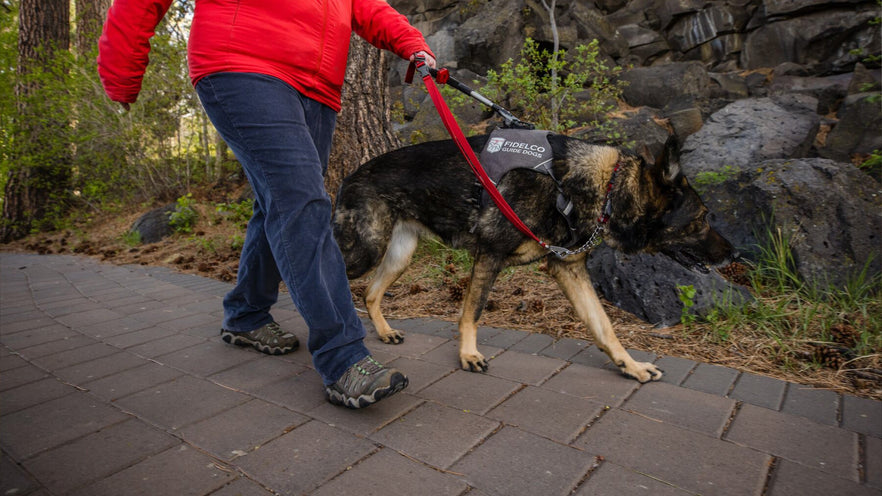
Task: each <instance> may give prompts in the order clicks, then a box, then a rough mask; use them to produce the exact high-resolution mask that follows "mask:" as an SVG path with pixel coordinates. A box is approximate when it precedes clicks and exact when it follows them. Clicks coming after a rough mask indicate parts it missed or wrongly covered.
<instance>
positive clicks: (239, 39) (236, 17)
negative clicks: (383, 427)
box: [97, 0, 435, 408]
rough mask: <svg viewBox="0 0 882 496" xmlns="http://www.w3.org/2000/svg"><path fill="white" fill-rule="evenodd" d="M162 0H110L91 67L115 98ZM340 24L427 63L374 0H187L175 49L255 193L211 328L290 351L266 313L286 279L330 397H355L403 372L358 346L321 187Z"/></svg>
mask: <svg viewBox="0 0 882 496" xmlns="http://www.w3.org/2000/svg"><path fill="white" fill-rule="evenodd" d="M171 1H172V0H115V1H114V2H113V4H112V6H111V7H110V9H109V10H108V13H107V20H106V21H105V24H104V27H103V30H102V34H101V38H100V39H99V53H98V60H97V62H98V73H99V76H100V78H101V82H102V84H103V86H104V90H105V92H106V93H107V95H108V96H109V97H110V99H111V100H113V101H116V102H119V103H120V104H122V106H123V107H124V108H126V109H128V108H129V105H130V104H133V103H134V102H135V101H136V99H137V97H138V93H139V92H140V89H141V81H142V78H143V75H144V72H145V70H146V67H147V65H148V54H149V50H150V42H149V40H150V37H151V36H152V35H153V33H154V31H155V28H156V26H157V25H158V24H159V22H160V21H161V20H162V18H163V17H164V16H165V13H166V11H167V10H168V8H169V6H170V4H171ZM352 32H355V33H356V34H358V35H359V36H361V37H362V38H364V39H365V40H367V41H368V42H370V43H371V44H372V45H374V46H376V47H378V48H381V49H386V50H389V51H392V52H394V53H395V54H397V55H398V56H400V57H401V58H403V59H410V60H411V61H413V60H414V59H415V57H422V58H423V59H424V60H425V63H426V64H427V65H428V66H430V67H435V59H434V55H433V54H432V52H431V50H430V49H429V46H428V44H427V43H426V41H425V39H424V38H423V36H422V34H421V33H420V32H419V31H418V30H417V29H416V28H414V27H413V26H412V25H411V24H410V23H409V22H408V21H407V18H406V17H404V16H403V15H401V14H400V13H398V12H397V11H396V10H395V9H393V8H392V7H391V6H389V5H388V4H387V3H386V2H385V1H383V0H325V1H322V2H302V1H288V0H240V1H232V0H196V2H195V11H194V13H193V19H192V26H191V29H190V35H189V40H188V46H187V51H188V65H189V71H190V78H191V80H192V82H193V84H194V85H195V88H196V92H197V94H198V96H199V99H200V102H201V103H202V106H203V108H204V109H205V112H206V114H207V115H208V117H209V119H210V120H211V122H212V124H213V125H214V126H215V128H216V129H217V131H218V133H219V134H220V135H221V136H222V137H223V139H224V140H225V141H226V142H227V144H228V145H229V147H230V149H231V150H233V152H234V153H235V155H236V158H237V159H238V160H239V162H240V163H241V164H242V166H243V169H244V170H245V174H246V176H247V178H248V180H249V182H250V183H251V187H252V189H253V191H254V195H255V202H254V211H253V215H252V217H251V220H250V221H249V223H248V227H247V230H246V236H245V243H244V246H243V248H242V254H241V257H240V261H239V270H238V276H237V282H236V285H235V287H234V288H233V289H232V290H231V291H230V292H229V293H228V294H227V295H226V297H225V298H224V301H223V306H224V319H223V324H222V328H221V337H222V339H223V340H224V341H225V342H227V343H231V344H236V345H242V346H254V347H255V348H256V349H258V350H260V351H262V352H264V353H268V354H282V353H288V352H291V351H294V350H296V349H297V348H298V346H299V342H298V339H297V337H296V336H294V335H293V334H291V333H289V332H285V331H283V330H282V329H280V327H279V325H278V324H277V323H276V322H275V321H274V320H273V317H272V315H271V314H270V308H271V307H272V306H273V304H275V303H276V302H277V300H278V292H279V282H280V281H284V282H285V285H286V286H287V287H288V290H289V292H290V295H291V298H292V299H293V301H294V304H295V305H296V307H297V310H298V311H299V313H300V314H301V316H302V317H303V319H304V320H305V322H306V324H307V326H308V328H309V337H308V343H307V346H308V349H309V352H310V353H311V354H312V360H313V364H314V365H315V369H316V370H317V371H318V373H319V374H320V375H321V378H322V382H323V383H324V386H325V394H326V396H327V399H328V401H330V402H331V403H334V404H337V405H344V406H347V407H350V408H361V407H365V406H368V405H370V404H372V403H374V402H376V401H379V400H380V399H382V398H384V397H388V396H390V395H392V394H394V393H396V392H398V391H401V390H402V389H404V388H405V387H407V377H406V376H405V375H404V374H403V373H401V372H400V371H398V370H396V369H393V368H389V367H386V366H384V365H383V364H381V363H380V362H378V361H377V360H375V359H374V358H373V357H372V356H371V355H370V352H369V351H368V349H367V348H366V347H365V345H364V337H365V329H364V326H363V324H362V322H361V319H359V317H358V315H357V313H356V311H355V307H354V305H353V303H352V296H351V293H350V289H349V281H348V280H347V278H346V269H345V264H344V262H343V258H342V255H341V253H340V249H339V247H338V246H337V243H336V241H335V240H334V237H333V234H332V227H331V201H330V197H329V196H328V194H327V192H326V191H325V189H324V181H323V177H324V174H325V172H326V170H327V166H328V156H329V154H330V147H331V139H332V135H333V132H334V126H335V121H336V114H337V112H338V111H339V110H340V105H341V100H340V96H341V89H342V85H343V79H344V75H345V72H346V61H347V57H348V50H349V40H350V36H351V33H352Z"/></svg>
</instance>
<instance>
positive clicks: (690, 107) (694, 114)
mask: <svg viewBox="0 0 882 496" xmlns="http://www.w3.org/2000/svg"><path fill="white" fill-rule="evenodd" d="M661 115H662V117H664V118H665V119H667V120H668V123H670V125H671V128H673V130H674V135H675V136H676V137H677V143H683V142H684V141H686V138H687V137H688V136H689V135H690V134H694V133H697V132H698V130H699V129H701V127H702V126H704V118H703V117H702V114H701V109H700V108H699V106H698V105H696V104H695V101H694V99H692V98H689V97H685V98H682V99H679V100H675V101H673V102H671V103H669V104H668V105H667V106H665V108H664V109H662V113H661Z"/></svg>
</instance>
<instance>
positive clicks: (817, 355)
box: [813, 345, 845, 370]
mask: <svg viewBox="0 0 882 496" xmlns="http://www.w3.org/2000/svg"><path fill="white" fill-rule="evenodd" d="M813 358H814V359H815V361H816V362H818V363H820V364H821V365H823V366H824V367H829V368H831V369H837V370H838V369H839V368H840V367H842V365H843V364H844V363H845V357H843V356H842V353H841V352H840V350H839V348H835V347H832V346H824V345H815V352H814V356H813Z"/></svg>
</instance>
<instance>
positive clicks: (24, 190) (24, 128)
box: [0, 0, 70, 242]
mask: <svg viewBox="0 0 882 496" xmlns="http://www.w3.org/2000/svg"><path fill="white" fill-rule="evenodd" d="M69 48H70V2H69V1H67V0H21V5H20V9H19V32H18V82H17V83H16V88H15V92H16V98H17V100H18V110H19V112H18V115H17V116H16V117H15V122H14V128H15V129H14V131H13V132H14V135H13V152H12V153H13V156H12V162H13V164H14V165H13V166H12V167H11V168H10V170H9V179H8V181H7V183H6V189H5V191H4V201H3V219H2V222H0V241H2V242H7V241H11V240H13V239H18V238H21V237H24V236H26V235H27V234H28V233H29V232H31V230H32V229H34V228H41V227H43V226H42V221H44V220H45V219H47V218H48V217H49V214H50V213H56V214H57V213H58V212H60V211H62V210H63V209H64V204H63V203H64V202H63V198H62V197H63V193H64V191H65V189H66V186H67V182H68V179H69V177H70V150H69V149H67V148H66V147H64V146H59V143H58V138H57V137H58V131H59V130H60V129H62V127H63V126H67V123H65V122H59V121H58V120H57V119H55V118H54V117H53V116H51V115H50V116H46V115H40V110H39V109H38V108H36V106H37V103H38V101H39V98H37V97H36V95H38V93H39V91H40V88H41V84H40V83H41V80H40V79H35V78H31V77H29V76H30V75H31V73H32V72H34V71H35V70H36V69H40V68H44V67H48V66H49V65H51V64H52V63H53V61H54V60H55V56H56V54H57V53H58V52H59V51H64V50H68V49H69ZM49 73H50V74H52V72H51V71H50V72H49ZM53 138H54V139H53Z"/></svg>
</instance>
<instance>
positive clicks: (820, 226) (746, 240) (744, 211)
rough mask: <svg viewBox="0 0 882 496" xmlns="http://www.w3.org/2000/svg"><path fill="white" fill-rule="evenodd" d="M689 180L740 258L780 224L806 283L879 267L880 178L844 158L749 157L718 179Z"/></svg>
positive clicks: (839, 279) (752, 253) (835, 280)
mask: <svg viewBox="0 0 882 496" xmlns="http://www.w3.org/2000/svg"><path fill="white" fill-rule="evenodd" d="M693 184H694V185H695V186H696V189H698V190H699V191H700V193H701V197H702V199H703V200H704V202H705V204H706V205H707V206H708V208H709V209H710V210H711V215H710V217H709V221H710V223H711V225H712V226H713V227H714V228H715V229H716V230H717V231H719V232H720V234H722V235H723V236H724V237H726V238H727V239H728V240H729V241H730V242H731V243H732V244H733V245H735V247H736V248H737V249H739V250H740V251H741V253H742V255H745V256H747V257H748V258H752V259H754V260H756V259H757V257H758V255H759V253H760V250H759V248H758V246H763V245H768V240H767V238H768V236H767V234H768V233H776V232H777V230H778V229H779V228H780V229H781V233H782V234H783V235H784V236H785V237H786V238H788V239H789V240H790V245H791V247H792V249H793V254H794V258H795V264H796V270H797V272H798V273H799V274H800V276H801V277H803V278H804V279H805V280H807V281H810V282H812V283H814V284H820V285H822V286H823V285H825V284H827V283H832V284H834V285H837V286H841V285H842V284H844V283H845V281H846V280H847V279H848V277H849V276H850V275H853V274H855V273H856V272H858V271H860V270H861V269H863V267H864V265H865V264H869V265H868V268H869V275H870V276H873V275H874V274H879V273H880V271H882V185H880V184H879V182H878V181H876V180H875V179H873V178H871V177H870V176H868V175H867V174H865V173H863V172H861V171H860V170H858V169H857V168H856V167H854V166H852V165H851V164H848V163H841V162H834V161H832V160H827V159H823V158H803V159H792V160H781V159H778V160H767V161H756V162H754V163H752V164H750V165H748V166H746V167H744V168H742V169H741V171H740V173H739V174H737V175H736V177H733V178H730V179H728V180H725V181H722V182H720V183H719V184H710V185H700V184H695V181H693Z"/></svg>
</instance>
